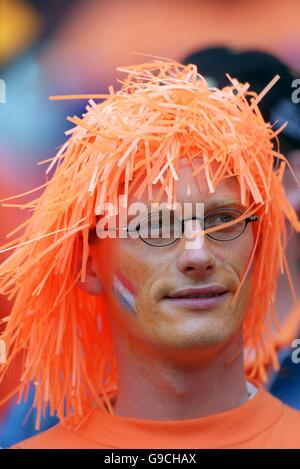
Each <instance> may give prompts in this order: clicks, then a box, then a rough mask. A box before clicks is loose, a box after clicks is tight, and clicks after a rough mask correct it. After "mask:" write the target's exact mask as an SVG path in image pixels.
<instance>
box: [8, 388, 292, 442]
mask: <svg viewBox="0 0 300 469" xmlns="http://www.w3.org/2000/svg"><path fill="white" fill-rule="evenodd" d="M13 448H17V449H18V448H22V449H29V448H33V449H39V448H50V449H53V448H79V449H84V448H99V449H100V448H102V449H104V448H107V449H111V448H114V449H117V448H126V449H132V448H134V449H135V448H144V449H148V448H149V449H154V448H157V449H158V448H160V449H161V448H165V449H166V448H168V449H171V448H173V449H174V448H177V449H179V448H194V449H195V448H300V412H298V411H296V410H294V409H292V408H290V407H288V406H286V405H284V404H283V403H282V402H281V401H279V400H278V399H277V398H275V397H274V396H272V395H271V394H269V393H268V392H267V391H265V390H264V389H263V388H260V389H259V391H258V392H257V394H256V395H255V396H254V397H253V398H252V399H250V400H248V401H247V402H246V403H244V404H242V405H240V406H238V407H235V408H234V409H231V410H228V411H226V412H222V413H219V414H214V415H211V416H208V417H199V418H193V419H186V420H168V421H166V420H165V421H161V420H160V421H159V420H143V419H137V418H130V417H123V416H118V415H115V416H114V415H111V414H108V413H105V412H104V411H103V410H98V409H97V410H94V409H93V411H92V413H91V415H90V416H89V417H88V418H87V419H86V420H85V422H84V423H83V424H82V425H81V426H80V427H79V429H77V430H70V429H67V428H66V427H64V426H62V425H61V424H58V425H55V426H54V427H52V428H50V429H49V430H47V431H45V432H43V433H40V434H39V435H37V436H34V437H32V438H29V439H27V440H24V441H23V442H21V443H18V444H17V445H15V446H13Z"/></svg>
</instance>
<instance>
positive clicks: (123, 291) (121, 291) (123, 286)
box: [113, 272, 136, 312]
mask: <svg viewBox="0 0 300 469" xmlns="http://www.w3.org/2000/svg"><path fill="white" fill-rule="evenodd" d="M113 293H114V295H116V297H117V298H118V300H119V302H120V303H121V304H122V305H123V306H124V307H125V308H126V309H128V310H129V311H132V312H133V311H134V310H135V296H136V292H135V289H134V287H133V285H132V284H131V282H130V281H129V280H128V279H127V278H126V277H124V275H122V274H121V273H120V272H117V273H116V274H115V275H114V280H113Z"/></svg>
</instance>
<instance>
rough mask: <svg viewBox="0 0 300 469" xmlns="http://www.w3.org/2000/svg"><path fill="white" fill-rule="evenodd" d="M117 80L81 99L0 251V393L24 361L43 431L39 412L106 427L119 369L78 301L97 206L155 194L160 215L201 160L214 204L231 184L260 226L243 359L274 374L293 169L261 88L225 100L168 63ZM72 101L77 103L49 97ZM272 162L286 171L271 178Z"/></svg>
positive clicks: (99, 328) (235, 91) (96, 317)
mask: <svg viewBox="0 0 300 469" xmlns="http://www.w3.org/2000/svg"><path fill="white" fill-rule="evenodd" d="M118 70H120V71H123V72H125V73H126V74H127V77H126V79H125V80H124V81H122V87H121V89H120V90H119V91H114V90H113V88H109V94H107V95H94V96H90V95H88V96H85V95H81V96H79V98H80V99H81V98H87V99H89V102H88V106H87V107H86V112H85V113H84V114H83V115H82V116H81V117H76V116H74V117H69V118H68V119H69V120H70V121H71V122H73V123H74V124H75V125H74V127H73V128H72V129H71V130H69V131H67V132H66V134H67V136H68V139H67V141H66V142H65V143H64V144H63V145H62V146H61V147H60V149H59V150H58V152H57V154H56V155H55V156H54V157H53V158H50V159H49V160H46V162H48V163H50V164H49V166H48V169H47V170H46V177H48V175H49V173H50V172H51V173H53V174H52V177H51V179H50V180H49V181H47V183H46V184H45V185H44V186H40V187H42V188H43V189H44V191H43V193H42V194H41V195H40V196H39V197H37V198H36V199H34V200H33V201H32V202H30V203H27V204H24V205H22V204H20V205H19V206H20V207H21V208H23V209H25V208H28V209H31V210H32V214H31V216H30V218H29V219H28V220H27V221H26V222H25V223H24V224H23V226H22V229H23V231H22V234H21V235H19V237H18V238H17V239H15V240H14V241H11V242H9V243H8V244H7V245H5V246H2V251H5V250H14V252H13V253H12V254H11V255H10V257H9V258H8V259H6V260H5V261H4V262H3V263H2V265H1V266H0V293H1V294H3V295H6V296H7V297H8V298H9V299H14V304H13V307H12V310H11V314H10V316H9V317H8V318H5V323H6V327H5V330H4V332H3V335H2V337H1V338H2V339H4V340H5V342H6V344H7V351H8V352H7V355H8V361H7V364H5V365H3V366H1V369H0V380H1V379H3V377H4V375H5V373H6V372H7V370H8V369H9V368H10V365H11V363H12V362H13V359H14V357H15V356H16V355H17V354H18V352H19V351H21V350H23V351H24V354H25V357H26V359H25V362H24V367H23V372H22V376H21V388H22V389H21V393H22V390H23V391H24V392H25V391H26V390H27V389H28V384H29V383H30V382H33V383H35V388H36V394H35V404H34V405H35V407H37V410H38V412H37V426H39V421H40V418H41V416H42V412H43V408H44V405H45V404H46V403H47V402H50V408H51V412H52V413H54V412H56V413H57V415H58V416H59V418H60V419H61V421H62V422H65V423H66V424H67V422H68V425H78V424H80V422H81V421H82V419H83V418H84V416H85V415H86V413H87V411H88V409H89V408H90V406H91V405H92V403H93V404H96V405H97V406H102V407H103V409H105V410H106V411H108V412H111V413H113V410H112V406H111V403H110V396H111V395H112V394H113V393H115V392H116V391H117V384H118V383H117V364H116V362H115V357H114V354H113V347H112V338H111V333H110V327H109V317H108V312H107V311H106V309H105V301H104V298H103V297H102V295H100V296H99V297H92V296H90V295H88V294H87V293H84V292H83V291H82V290H81V289H80V288H79V287H78V280H79V278H80V279H81V280H83V279H84V277H85V268H86V261H87V258H88V249H89V244H88V234H89V231H90V229H91V228H94V227H95V223H96V219H97V218H96V216H97V215H98V214H100V213H101V207H102V206H103V204H104V203H106V202H112V203H114V202H115V201H116V199H117V196H118V194H119V193H120V191H121V188H122V187H124V193H123V194H122V195H125V196H126V197H127V196H128V195H129V194H133V195H135V196H138V197H140V196H142V194H143V193H144V191H145V190H147V193H148V196H149V200H152V199H153V196H152V186H153V185H157V186H159V188H160V190H159V192H158V195H157V197H156V201H160V200H161V198H162V197H163V196H164V195H165V196H167V198H168V201H169V202H171V201H172V203H173V202H176V185H177V182H178V161H179V159H180V158H181V157H182V156H188V158H189V162H190V165H191V168H192V170H193V172H194V177H195V181H196V183H197V185H198V187H199V189H201V187H200V182H199V181H198V179H197V177H198V175H199V167H197V170H196V167H195V166H194V162H195V161H196V158H198V159H199V158H202V163H203V164H202V165H201V172H203V173H204V175H205V177H206V180H207V183H208V186H209V188H210V191H211V192H213V191H214V190H215V189H216V187H217V186H218V184H219V183H220V182H221V181H222V180H224V179H226V178H228V177H237V179H238V181H239V184H240V191H241V194H240V195H241V201H243V203H245V205H246V204H250V205H253V211H255V213H257V214H258V215H259V216H260V223H259V231H258V232H257V236H258V239H257V244H256V252H257V254H258V255H257V256H253V257H252V266H251V267H252V272H253V273H252V288H253V291H255V294H254V295H252V296H251V304H250V307H249V311H248V312H247V316H246V320H245V323H244V345H245V348H246V350H248V351H250V355H251V356H252V357H254V359H253V363H252V368H251V369H250V370H249V374H256V375H258V376H259V378H260V379H265V378H266V371H265V368H266V365H267V364H268V362H269V361H270V360H272V361H273V363H276V357H275V355H276V351H275V348H276V347H275V342H274V341H275V333H274V332H273V331H272V330H271V327H270V329H268V328H267V326H266V324H267V322H266V321H265V319H266V317H267V316H268V315H270V314H271V315H273V310H274V304H273V303H274V293H275V288H276V281H277V277H278V275H279V274H280V273H281V269H284V268H285V267H286V260H285V257H284V250H285V247H286V242H287V235H286V224H285V221H286V220H288V221H289V222H290V225H291V226H292V228H294V229H296V230H297V231H299V230H300V223H299V220H298V219H297V216H296V213H295V211H294V210H293V208H292V206H291V205H290V204H289V202H288V200H287V198H286V194H285V192H284V189H283V186H282V176H283V171H284V168H283V166H286V164H287V162H286V159H285V157H284V155H281V153H280V152H279V149H278V146H277V142H278V139H277V133H278V132H275V131H274V130H273V127H272V125H271V123H267V122H264V120H263V118H262V115H261V113H260V111H259V108H258V105H257V103H258V102H259V101H260V99H262V97H263V96H264V94H265V92H267V91H268V89H269V86H268V87H267V88H266V90H264V91H262V93H261V95H259V96H257V95H256V93H254V92H252V91H249V86H248V85H247V84H242V83H239V82H238V81H237V80H235V79H233V78H230V77H229V84H228V86H226V87H225V88H223V89H217V88H212V87H209V85H208V83H207V82H206V80H205V78H204V77H203V76H202V75H200V74H199V73H198V71H197V69H196V66H195V65H193V64H189V65H187V66H184V65H182V64H180V63H178V62H175V61H172V60H161V59H155V60H153V61H152V62H149V63H142V64H140V65H135V66H130V67H122V68H120V69H118ZM275 78H276V77H275ZM276 79H277V78H276ZM276 79H274V80H273V81H272V82H271V85H272V84H274V82H275V81H276ZM271 85H270V86H271ZM69 98H71V99H73V98H74V99H75V98H76V96H70V97H66V96H64V97H56V98H54V97H52V99H69ZM97 99H103V101H102V102H99V103H96V102H95V100H97ZM275 157H276V158H278V159H279V161H280V162H281V164H280V165H279V167H278V168H277V169H276V168H274V167H273V162H274V158H275ZM44 163H45V162H44ZM122 184H124V185H123V186H122ZM29 193H31V194H33V193H34V190H32V191H28V194H29ZM21 195H26V194H21ZM17 197H18V196H16V197H15V198H17ZM13 199H14V197H10V198H9V200H13ZM7 200H8V199H6V202H7ZM20 229H21V227H20ZM253 229H254V231H255V230H257V228H255V227H253ZM18 230H19V229H16V230H14V234H15V233H17V232H18ZM81 246H83V247H82V251H83V252H80V249H81ZM78 264H80V269H79V274H78V270H77V269H76V266H78ZM247 268H250V266H247ZM76 272H77V273H76ZM67 418H68V421H67V420H66V419H67Z"/></svg>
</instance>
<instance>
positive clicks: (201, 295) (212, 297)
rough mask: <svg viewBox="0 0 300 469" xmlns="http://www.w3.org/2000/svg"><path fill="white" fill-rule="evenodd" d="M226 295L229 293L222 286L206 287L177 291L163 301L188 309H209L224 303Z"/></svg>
mask: <svg viewBox="0 0 300 469" xmlns="http://www.w3.org/2000/svg"><path fill="white" fill-rule="evenodd" d="M228 293H229V291H228V290H227V289H226V288H225V287H223V286H222V285H208V286H205V287H201V288H185V289H183V290H177V291H175V292H173V293H170V294H169V295H167V296H165V297H164V300H167V301H170V302H171V303H172V304H174V305H177V306H182V307H185V308H190V309H210V308H214V307H216V306H217V305H218V304H220V303H221V302H222V301H224V299H225V298H226V297H227V296H228Z"/></svg>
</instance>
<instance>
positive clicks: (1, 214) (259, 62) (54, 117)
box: [0, 0, 300, 447]
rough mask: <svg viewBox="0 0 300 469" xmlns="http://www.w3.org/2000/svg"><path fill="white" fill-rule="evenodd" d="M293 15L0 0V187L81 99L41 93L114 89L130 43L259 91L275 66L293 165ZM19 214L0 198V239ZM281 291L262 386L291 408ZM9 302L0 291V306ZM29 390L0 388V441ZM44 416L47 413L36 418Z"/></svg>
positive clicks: (225, 4)
mask: <svg viewBox="0 0 300 469" xmlns="http://www.w3.org/2000/svg"><path fill="white" fill-rule="evenodd" d="M299 18H300V2H299V0H285V2H280V1H276V0H272V1H271V0H260V1H259V2H258V1H257V0H244V1H243V2H241V1H236V0H209V1H208V0H207V1H205V0H184V1H182V0H143V1H138V0H107V1H106V0H72V1H70V0H44V1H38V0H0V80H1V81H0V199H3V198H5V197H9V196H10V195H15V194H18V193H22V192H25V191H28V190H30V189H31V188H32V187H36V186H38V185H40V184H42V183H43V182H44V181H45V177H44V170H45V166H43V165H37V162H38V161H40V160H44V159H47V158H50V157H51V156H54V154H55V152H56V149H57V147H58V146H59V145H61V144H62V143H63V142H64V140H65V135H64V131H65V130H67V129H68V128H70V127H71V125H70V123H68V121H66V117H67V116H68V115H74V114H78V115H81V114H82V113H83V112H84V110H85V106H86V103H85V101H82V100H68V101H50V100H49V99H48V96H49V95H56V94H87V93H106V92H107V87H108V85H110V84H111V83H113V84H114V87H115V89H117V88H118V83H117V82H116V79H117V78H122V77H123V75H122V74H121V73H120V72H117V71H116V68H117V67H118V66H122V65H130V64H135V63H139V62H143V61H147V60H148V58H147V57H145V56H142V55H138V54H151V55H156V56H163V57H166V58H172V59H176V60H179V61H184V62H186V63H187V62H189V63H190V62H193V63H196V65H197V66H198V68H199V72H200V73H202V74H203V75H206V76H208V77H209V78H210V79H211V80H212V83H214V84H217V85H219V86H224V84H225V83H226V77H225V73H226V72H229V73H230V74H231V75H232V76H236V77H237V78H239V79H240V80H242V81H249V83H250V84H252V83H253V85H254V89H256V91H258V92H259V91H261V90H262V89H263V88H264V87H265V86H266V85H267V84H268V83H269V81H271V79H272V78H273V77H274V75H275V74H276V73H279V74H280V75H281V77H282V80H281V84H278V86H277V85H276V86H277V88H276V86H275V88H276V90H274V91H272V93H273V94H272V97H271V95H270V97H269V98H268V100H269V101H267V102H266V104H265V109H264V113H265V116H266V119H267V120H270V121H272V122H275V121H276V120H277V121H278V122H279V123H280V122H282V121H285V120H288V121H289V125H288V129H289V130H286V131H285V134H284V135H283V136H282V137H281V139H282V141H281V144H282V150H283V151H284V152H285V154H286V155H287V156H288V157H289V159H290V161H291V163H292V165H293V167H294V169H295V171H297V172H298V174H300V153H299V148H300V104H298V103H296V102H292V99H291V95H292V91H293V88H292V82H293V80H295V79H297V78H298V77H299V76H300V75H299V73H300V28H299ZM224 80H225V81H224ZM299 85H300V81H299ZM298 96H299V98H300V93H299V94H298ZM285 183H286V188H287V191H288V193H289V196H290V198H291V201H292V203H293V204H294V206H295V208H296V210H298V211H299V212H300V196H299V192H300V191H299V187H297V186H296V185H295V182H294V179H293V178H292V177H290V176H289V175H288V176H287V179H286V181H285ZM22 201H23V200H22ZM17 202H18V201H17ZM25 217H26V214H25V213H23V212H22V211H20V210H19V209H15V208H7V207H1V206H0V245H2V244H4V243H5V241H6V238H5V234H6V233H7V232H9V231H10V230H11V229H13V227H15V226H16V225H17V224H19V223H20V222H22V221H23V220H24V219H25ZM299 246H300V243H299V236H294V237H293V238H292V239H291V241H290V244H289V253H288V257H289V259H290V261H291V272H292V275H293V279H294V282H295V284H296V290H297V294H298V296H299V297H300V262H299V259H300V249H299ZM4 257H5V255H4V254H2V257H0V261H1V260H3V259H4ZM286 291H287V285H286V283H285V281H281V282H280V285H279V289H278V310H279V314H280V316H281V319H282V323H283V324H285V333H286V335H285V336H284V337H283V338H281V339H280V340H279V342H278V348H280V356H281V362H282V369H281V370H280V372H279V373H277V374H272V378H271V380H270V384H269V387H270V389H271V391H272V392H273V393H274V394H276V395H278V396H279V397H280V398H281V399H283V400H285V401H286V402H287V403H289V404H290V405H293V406H295V407H298V408H300V364H299V365H298V368H297V367H296V365H295V364H293V363H292V362H291V360H290V352H291V345H290V343H291V339H292V337H297V334H298V337H300V331H299V329H298V325H299V314H298V312H299V311H300V309H299V307H298V306H296V307H295V306H294V305H293V304H292V301H291V299H290V297H287V295H286ZM10 307H11V305H10V304H9V303H8V302H7V301H6V300H4V298H0V317H4V316H6V315H7V314H9V310H10ZM0 327H1V326H0ZM298 331H299V333H298ZM0 366H1V365H0ZM18 366H19V363H18V361H16V364H15V366H14V373H11V374H10V376H9V377H8V378H7V379H6V381H5V383H2V384H1V388H0V402H1V400H2V399H3V396H5V395H7V394H8V393H9V392H10V391H12V390H13V389H14V387H15V386H16V384H17V382H18ZM30 399H31V400H32V393H31V396H30ZM30 399H29V403H27V404H22V405H19V406H16V400H15V399H10V400H9V401H8V402H7V403H6V404H5V405H4V406H2V407H1V408H0V446H2V447H7V446H10V445H11V444H12V443H14V442H16V441H19V440H21V439H23V438H25V437H28V436H31V435H32V434H34V423H33V422H34V412H31V411H30V402H31V401H30ZM54 423H56V418H55V417H50V416H47V418H46V419H45V420H44V423H43V427H42V428H43V429H44V428H47V427H49V426H51V425H53V424H54Z"/></svg>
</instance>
